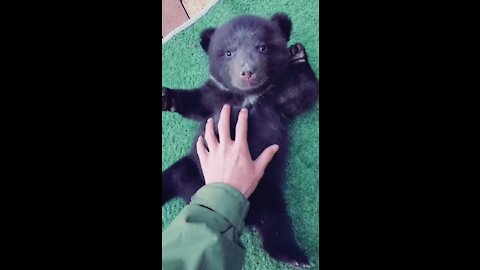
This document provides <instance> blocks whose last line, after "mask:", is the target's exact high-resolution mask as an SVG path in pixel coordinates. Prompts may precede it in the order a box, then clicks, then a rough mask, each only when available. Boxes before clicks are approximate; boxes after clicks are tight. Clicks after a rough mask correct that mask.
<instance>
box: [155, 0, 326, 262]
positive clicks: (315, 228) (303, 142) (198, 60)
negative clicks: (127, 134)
mask: <svg viewBox="0 0 480 270" xmlns="http://www.w3.org/2000/svg"><path fill="white" fill-rule="evenodd" d="M276 12H285V13H287V14H288V15H289V16H290V17H291V19H292V22H293V31H292V36H291V41H290V43H291V44H293V43H296V42H300V43H302V44H303V45H304V46H305V48H306V50H307V54H308V56H309V61H310V64H311V66H312V68H313V70H314V71H315V73H316V75H317V76H318V75H319V47H318V46H319V13H318V12H319V1H318V0H298V1H292V0H264V1H241V0H224V1H219V2H218V3H217V4H216V5H215V6H214V7H213V8H212V9H211V10H210V11H209V12H208V13H207V14H206V15H205V16H204V17H202V18H201V19H200V20H198V21H197V22H195V23H194V24H193V25H192V26H191V27H189V28H188V29H186V30H184V31H183V32H181V33H179V34H178V35H176V36H174V37H173V38H172V39H171V40H170V41H168V42H167V43H166V44H164V45H163V46H162V65H163V68H162V80H163V82H162V84H163V86H165V87H171V88H184V89H190V88H194V87H198V86H200V85H202V84H203V83H204V82H205V81H206V80H207V79H208V63H207V57H206V55H205V53H204V52H203V50H202V48H201V47H200V44H199V36H200V33H201V31H202V30H203V29H205V28H207V27H215V26H218V25H221V24H222V23H224V22H226V21H228V20H230V19H231V18H233V17H235V16H238V15H244V14H253V15H258V16H263V17H270V16H272V15H273V14H274V13H276ZM162 120H163V121H162V171H163V170H165V169H167V168H168V167H170V166H171V165H172V164H173V163H174V162H176V161H177V160H179V159H180V158H182V157H183V156H184V155H185V154H187V153H188V152H189V150H190V149H191V147H192V145H193V141H194V139H195V138H194V136H195V130H196V128H197V127H198V125H199V124H197V123H195V122H193V121H191V120H187V119H184V118H182V117H181V116H179V115H177V114H175V113H167V112H164V113H162ZM290 134H291V135H290V136H291V153H290V158H289V164H288V168H287V179H286V185H285V192H286V199H287V201H288V206H289V213H290V216H291V218H292V222H293V224H294V230H295V234H296V237H297V240H298V241H299V243H300V245H301V246H302V247H304V248H305V250H306V252H307V256H308V257H309V259H310V260H311V262H312V264H313V265H314V266H313V267H312V268H311V269H319V245H318V241H319V208H318V207H319V171H318V168H319V151H318V149H319V106H318V103H317V105H316V106H315V107H314V108H313V109H312V110H311V111H309V112H308V113H306V114H304V115H302V116H301V117H299V118H297V119H296V121H295V122H294V123H293V124H292V125H291V127H290ZM183 206H184V203H183V201H181V200H179V199H176V200H173V201H171V202H169V203H168V204H166V205H165V206H164V207H163V208H162V231H163V230H165V228H166V227H167V226H168V224H170V222H171V221H172V219H173V218H175V216H176V215H177V214H178V213H179V212H180V210H181V209H182V208H183ZM242 241H243V243H244V244H245V246H246V248H247V257H246V264H245V267H244V269H247V270H270V269H295V268H293V267H289V266H287V265H285V264H283V263H278V262H276V261H275V260H273V259H271V258H270V257H269V256H268V255H267V254H266V253H265V251H264V250H263V249H262V246H261V241H260V239H259V236H258V234H257V232H256V231H254V230H246V231H245V233H244V235H243V236H242Z"/></svg>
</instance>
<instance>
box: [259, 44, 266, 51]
mask: <svg viewBox="0 0 480 270" xmlns="http://www.w3.org/2000/svg"><path fill="white" fill-rule="evenodd" d="M258 51H259V52H266V51H267V45H260V46H258Z"/></svg>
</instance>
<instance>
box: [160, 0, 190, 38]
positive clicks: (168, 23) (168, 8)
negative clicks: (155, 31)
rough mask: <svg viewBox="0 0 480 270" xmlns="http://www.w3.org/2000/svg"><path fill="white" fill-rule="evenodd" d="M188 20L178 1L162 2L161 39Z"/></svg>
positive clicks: (166, 0)
mask: <svg viewBox="0 0 480 270" xmlns="http://www.w3.org/2000/svg"><path fill="white" fill-rule="evenodd" d="M187 20H188V16H187V13H185V10H184V9H183V6H182V3H180V0H162V37H164V36H166V35H167V34H168V33H170V32H171V31H172V30H174V29H175V28H177V27H178V26H180V25H181V24H182V23H184V22H185V21H187Z"/></svg>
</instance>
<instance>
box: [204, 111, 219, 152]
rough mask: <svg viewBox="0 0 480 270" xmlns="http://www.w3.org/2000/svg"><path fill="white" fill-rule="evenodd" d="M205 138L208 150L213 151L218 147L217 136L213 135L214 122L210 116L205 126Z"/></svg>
mask: <svg viewBox="0 0 480 270" xmlns="http://www.w3.org/2000/svg"><path fill="white" fill-rule="evenodd" d="M205 140H206V141H207V146H208V149H209V150H210V151H214V150H215V149H216V148H217V147H218V140H217V136H215V123H214V121H213V119H212V118H210V119H208V121H207V125H206V127H205Z"/></svg>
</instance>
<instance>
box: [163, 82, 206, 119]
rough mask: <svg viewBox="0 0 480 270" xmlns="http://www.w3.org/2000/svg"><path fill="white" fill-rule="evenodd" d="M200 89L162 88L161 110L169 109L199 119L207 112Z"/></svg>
mask: <svg viewBox="0 0 480 270" xmlns="http://www.w3.org/2000/svg"><path fill="white" fill-rule="evenodd" d="M202 95H203V93H202V91H201V90H200V89H194V90H177V89H169V88H162V111H171V112H176V113H179V114H181V115H182V116H184V117H187V118H191V119H195V120H199V119H202V118H205V117H206V116H207V115H208V114H209V112H208V108H207V107H206V106H205V104H204V103H203V102H202V101H203V96H202Z"/></svg>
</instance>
